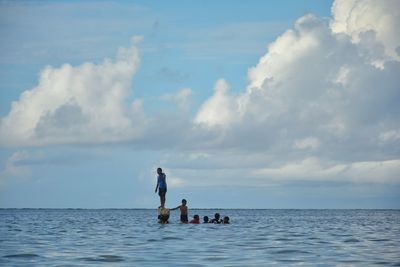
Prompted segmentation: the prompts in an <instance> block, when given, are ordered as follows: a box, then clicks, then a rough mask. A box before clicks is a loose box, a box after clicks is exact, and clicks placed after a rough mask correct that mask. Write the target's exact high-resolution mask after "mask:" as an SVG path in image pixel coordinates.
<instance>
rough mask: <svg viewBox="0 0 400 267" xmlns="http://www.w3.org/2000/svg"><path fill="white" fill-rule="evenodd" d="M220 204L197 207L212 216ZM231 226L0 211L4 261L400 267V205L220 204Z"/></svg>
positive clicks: (96, 213) (135, 214) (143, 215)
mask: <svg viewBox="0 0 400 267" xmlns="http://www.w3.org/2000/svg"><path fill="white" fill-rule="evenodd" d="M214 212H216V211H215V210H191V214H192V215H193V214H195V213H196V214H199V215H200V216H201V217H202V216H204V215H207V216H209V217H213V214H214ZM218 212H219V213H220V214H221V215H222V216H225V215H228V216H229V217H230V219H231V224H230V225H215V224H200V225H190V224H181V223H179V218H178V217H179V213H176V214H175V213H174V214H173V215H172V217H171V218H170V224H167V225H160V224H158V223H157V212H156V211H155V210H70V209H66V210H45V209H40V210H30V209H26V210H25V209H24V210H13V209H3V210H0V265H2V266H32V265H40V266H43V265H48V266H54V265H82V266H87V265H98V264H99V263H103V264H105V265H112V266H166V265H168V266H216V265H217V266H266V265H277V266H288V265H306V266H315V265H324V266H326V265H327V266H366V265H387V266H400V223H399V222H400V211H399V210H218Z"/></svg>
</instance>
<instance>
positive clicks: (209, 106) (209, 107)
mask: <svg viewBox="0 0 400 267" xmlns="http://www.w3.org/2000/svg"><path fill="white" fill-rule="evenodd" d="M228 90H229V84H228V83H227V82H226V81H225V80H224V79H220V80H218V81H217V82H216V83H215V86H214V95H213V96H212V97H211V98H209V99H208V100H207V101H206V102H205V103H204V104H203V105H202V106H201V107H200V109H199V111H198V113H197V115H196V118H195V120H194V121H195V123H196V124H200V125H205V126H224V125H229V124H230V123H231V122H232V121H233V120H234V117H233V115H234V114H232V110H233V109H235V108H236V107H235V99H234V98H233V97H231V96H230V95H229V94H228Z"/></svg>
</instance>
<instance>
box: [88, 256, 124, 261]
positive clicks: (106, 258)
mask: <svg viewBox="0 0 400 267" xmlns="http://www.w3.org/2000/svg"><path fill="white" fill-rule="evenodd" d="M81 260H84V261H95V262H121V261H124V258H122V257H121V256H116V255H100V256H98V257H86V258H81Z"/></svg>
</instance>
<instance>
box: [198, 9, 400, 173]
mask: <svg viewBox="0 0 400 267" xmlns="http://www.w3.org/2000/svg"><path fill="white" fill-rule="evenodd" d="M398 6H399V4H398V2H397V1H380V2H377V1H336V2H335V3H334V5H333V7H332V15H333V17H332V19H331V20H330V21H329V20H326V19H322V18H318V17H316V16H314V15H312V14H308V15H305V16H303V17H301V18H299V19H298V20H297V21H296V23H295V25H294V28H293V29H289V30H287V31H286V32H285V33H283V34H282V35H281V36H279V37H278V38H277V39H276V41H274V42H272V43H271V44H270V45H269V46H268V51H267V52H266V54H265V55H263V56H262V57H261V58H260V60H259V62H258V63H257V64H256V65H255V66H254V67H251V68H250V69H249V71H248V80H249V83H248V86H247V88H246V89H245V90H244V91H243V92H242V93H240V94H238V95H231V94H229V91H227V90H223V91H222V92H221V91H218V90H215V92H214V94H213V96H211V97H210V98H209V99H208V100H207V101H206V102H205V104H204V105H203V106H202V108H201V109H200V110H199V112H198V113H197V117H196V122H197V123H200V124H203V125H207V126H208V127H209V128H211V129H217V128H221V126H222V127H223V128H224V138H223V139H220V140H219V141H220V142H221V144H220V147H224V146H225V147H229V148H230V149H232V148H235V149H239V150H242V151H252V153H254V151H258V152H261V151H263V152H264V153H265V154H267V155H269V156H268V157H267V156H266V157H265V159H266V160H265V161H266V162H267V163H266V164H267V165H269V166H270V167H266V168H265V171H264V172H262V171H261V172H260V173H264V174H265V173H267V170H268V174H271V175H270V176H266V177H265V178H266V179H268V177H272V175H273V174H276V175H277V176H278V177H280V178H281V179H288V178H289V176H292V177H303V178H304V179H307V177H310V176H311V177H314V176H319V177H329V178H330V179H332V178H333V177H335V178H338V177H339V176H340V175H341V174H342V173H341V171H343V170H346V171H345V173H344V174H345V177H347V178H349V179H350V178H351V179H355V177H356V176H357V175H358V177H359V178H360V179H365V180H374V181H376V180H379V179H381V180H383V181H388V180H395V181H398V179H397V174H396V171H398V166H399V161H398V158H399V154H398V153H399V152H398V149H396V148H394V147H393V143H398V141H399V139H398V138H397V137H398V133H397V131H398V129H399V126H400V125H399V123H400V122H399V120H398V118H399V115H400V106H399V105H398V103H399V102H400V90H399V85H400V76H399V75H398V73H400V64H399V61H398V54H396V53H397V52H396V51H398V50H399V49H398V46H399V45H400V39H398V35H396V33H395V31H396V30H397V29H398V27H399V26H400V17H399V16H398V13H399V11H398V10H400V8H398ZM375 22H377V23H375ZM315 159H318V160H315ZM268 160H271V161H268ZM271 165H278V166H281V167H276V166H275V167H274V166H271ZM240 166H242V165H241V164H240V163H239V165H238V166H237V168H240ZM327 166H330V167H327ZM261 169H263V168H261ZM342 169H343V170H342ZM298 172H299V173H300V175H299V173H298ZM283 173H284V174H285V175H283ZM389 176H390V177H389ZM238 179H239V178H238Z"/></svg>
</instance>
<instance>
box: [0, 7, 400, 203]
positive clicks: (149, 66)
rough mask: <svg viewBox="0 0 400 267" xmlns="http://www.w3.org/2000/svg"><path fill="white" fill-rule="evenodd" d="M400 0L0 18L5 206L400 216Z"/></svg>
mask: <svg viewBox="0 0 400 267" xmlns="http://www.w3.org/2000/svg"><path fill="white" fill-rule="evenodd" d="M398 7H399V4H398V2H396V1H381V2H379V3H378V2H371V1H334V2H333V1H251V2H244V1H197V2H194V1H193V2H184V1H168V2H163V1H118V2H117V1H72V2H71V1H65V2H62V1H56V2H54V1H36V2H32V1H27V2H24V1H20V2H1V3H0V34H1V36H2V41H1V42H0V51H2V52H1V53H0V73H1V75H0V92H1V93H0V94H1V98H0V116H1V117H0V118H1V121H0V146H1V147H0V207H18V208H23V207H50V208H65V207H72V208H113V207H114V208H153V207H157V205H158V203H159V201H158V197H157V195H156V194H154V187H155V169H156V168H157V167H159V166H160V167H163V168H164V170H165V172H166V174H167V181H168V185H169V190H168V194H167V206H175V205H177V204H178V203H179V202H180V199H182V198H186V199H188V202H189V203H188V204H189V207H198V208H399V203H400V179H399V174H400V151H399V149H398V148H399V147H400V146H399V144H400V122H399V119H398V118H399V115H400V109H399V107H398V104H397V103H398V102H399V100H400V90H399V84H400V83H399V82H400V81H399V78H398V73H399V70H400V62H399V61H400V53H399V51H400V37H398V34H396V29H398V26H400V15H399V13H398V12H397V11H396V10H400V9H399V8H398Z"/></svg>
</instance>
